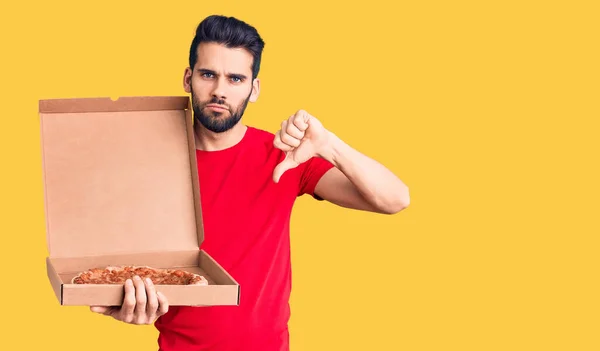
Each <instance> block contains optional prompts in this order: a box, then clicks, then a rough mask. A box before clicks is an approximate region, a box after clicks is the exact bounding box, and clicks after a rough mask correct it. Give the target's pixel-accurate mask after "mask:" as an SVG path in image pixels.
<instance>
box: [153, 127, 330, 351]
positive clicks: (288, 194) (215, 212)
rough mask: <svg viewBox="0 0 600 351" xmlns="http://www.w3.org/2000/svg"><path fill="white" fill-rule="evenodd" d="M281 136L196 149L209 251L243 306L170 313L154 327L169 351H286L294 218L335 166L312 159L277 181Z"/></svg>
mask: <svg viewBox="0 0 600 351" xmlns="http://www.w3.org/2000/svg"><path fill="white" fill-rule="evenodd" d="M273 138H274V135H273V134H272V133H269V132H266V131H262V130H259V129H256V128H252V127H248V129H247V132H246V134H245V135H244V138H243V139H242V140H241V141H240V142H239V143H238V144H237V145H235V146H233V147H230V148H228V149H225V150H220V151H213V152H207V151H200V150H197V152H196V154H197V159H198V175H199V178H200V194H201V202H202V213H203V221H204V242H203V244H202V245H201V247H202V249H204V250H205V251H206V252H208V253H209V254H210V255H211V256H212V257H213V258H214V259H215V260H216V261H217V262H219V263H220V264H221V265H222V266H223V268H225V269H226V270H227V271H228V272H229V273H230V274H231V275H232V276H233V278H234V279H236V280H237V281H238V283H239V284H240V305H239V306H211V307H187V306H171V307H170V308H169V312H168V313H167V314H165V315H164V316H162V317H161V318H159V319H158V320H157V321H156V323H155V326H156V328H157V329H158V331H159V332H160V335H159V338H158V344H159V346H160V349H161V350H162V351H192V350H193V351H196V350H197V351H200V350H203V351H204V350H211V351H212V350H215V351H217V350H218V351H234V350H244V351H246V350H261V351H287V350H288V349H289V344H288V327H287V325H288V319H289V317H290V309H289V304H288V303H289V297H290V290H291V266H290V235H289V228H290V215H291V212H292V206H293V205H294V201H295V200H296V198H297V197H298V196H300V195H303V194H309V195H311V196H314V197H316V195H314V193H313V191H314V188H315V186H316V184H317V182H318V181H319V179H320V178H321V176H322V175H323V174H324V173H325V172H326V171H328V170H329V169H330V168H331V167H333V165H332V164H331V163H329V162H327V161H325V160H323V159H321V158H317V157H315V158H313V159H311V160H309V161H308V162H305V163H303V164H301V165H300V166H298V167H296V168H294V169H291V170H289V171H287V172H286V173H284V174H283V176H282V177H281V179H280V181H279V183H277V184H276V183H274V182H273V180H272V177H273V170H274V169H275V166H276V165H277V164H278V163H279V162H281V160H283V158H284V156H285V155H284V153H283V152H282V151H280V150H278V149H276V148H275V147H274V146H273Z"/></svg>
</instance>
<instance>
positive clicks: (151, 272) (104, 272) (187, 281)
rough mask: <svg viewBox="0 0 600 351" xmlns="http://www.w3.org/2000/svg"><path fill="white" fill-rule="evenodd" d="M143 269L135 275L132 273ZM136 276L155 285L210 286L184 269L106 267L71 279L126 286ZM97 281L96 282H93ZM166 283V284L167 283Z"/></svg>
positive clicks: (77, 282) (75, 281)
mask: <svg viewBox="0 0 600 351" xmlns="http://www.w3.org/2000/svg"><path fill="white" fill-rule="evenodd" d="M139 269H142V270H144V271H142V272H138V274H135V273H133V272H131V271H136V270H139ZM134 275H138V276H140V278H146V277H149V278H150V279H151V280H152V282H153V283H154V284H155V285H208V281H207V280H206V278H204V277H203V276H201V275H199V274H195V273H191V272H187V271H185V270H183V269H175V268H171V269H160V268H153V267H150V266H131V265H130V266H106V267H104V268H92V269H89V270H87V271H83V272H80V273H79V274H77V275H76V276H74V277H73V279H71V284H79V285H80V284H121V285H122V284H124V283H125V280H126V279H128V278H133V276H134ZM92 280H95V281H92ZM165 281H166V282H165Z"/></svg>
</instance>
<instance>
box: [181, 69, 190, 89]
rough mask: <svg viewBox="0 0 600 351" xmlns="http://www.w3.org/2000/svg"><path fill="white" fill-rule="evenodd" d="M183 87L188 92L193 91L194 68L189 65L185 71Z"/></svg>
mask: <svg viewBox="0 0 600 351" xmlns="http://www.w3.org/2000/svg"><path fill="white" fill-rule="evenodd" d="M183 89H184V90H185V92H186V93H191V92H192V70H191V69H190V68H189V67H187V68H186V69H185V72H184V73H183Z"/></svg>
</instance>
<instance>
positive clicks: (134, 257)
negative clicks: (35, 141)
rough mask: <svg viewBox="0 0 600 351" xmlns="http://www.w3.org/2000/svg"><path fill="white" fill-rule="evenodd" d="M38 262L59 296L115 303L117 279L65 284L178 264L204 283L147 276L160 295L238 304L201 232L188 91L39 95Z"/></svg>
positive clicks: (175, 301) (120, 292) (184, 301)
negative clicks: (82, 276) (93, 273)
mask: <svg viewBox="0 0 600 351" xmlns="http://www.w3.org/2000/svg"><path fill="white" fill-rule="evenodd" d="M39 113H40V127H41V144H42V145H41V146H42V165H43V181H44V200H45V203H44V204H45V215H46V234H47V243H48V252H49V257H47V258H46V269H47V274H48V279H49V282H50V284H51V285H52V289H53V290H54V293H55V294H56V297H57V299H58V301H59V302H60V304H61V305H71V306H92V305H103V306H118V305H121V304H122V302H123V296H124V287H123V285H118V284H104V285H94V284H72V283H71V280H72V279H73V277H74V276H75V275H76V274H78V273H79V272H81V271H85V270H88V269H91V268H96V267H98V268H103V267H106V266H119V265H133V266H150V267H153V268H178V269H182V270H185V271H188V272H191V273H197V274H200V275H202V276H203V277H204V278H206V279H207V280H208V285H155V288H156V290H158V291H160V292H162V293H163V294H164V295H165V296H166V298H167V300H168V301H169V304H170V305H172V306H176V305H187V306H213V305H238V304H239V295H240V287H239V284H238V283H237V282H236V281H235V280H234V279H233V277H232V276H230V274H229V273H228V272H226V271H225V270H224V269H223V268H222V267H221V266H220V265H219V263H218V262H216V261H215V260H214V259H213V258H212V257H211V256H210V255H209V254H208V253H206V252H205V251H204V250H202V249H201V244H202V241H203V239H204V232H203V223H202V211H201V201H200V184H199V181H198V174H197V168H196V167H197V164H196V152H195V150H196V148H195V142H194V134H193V124H192V112H191V107H190V102H189V98H188V97H122V98H120V99H117V100H112V99H110V98H81V99H52V100H41V101H40V102H39Z"/></svg>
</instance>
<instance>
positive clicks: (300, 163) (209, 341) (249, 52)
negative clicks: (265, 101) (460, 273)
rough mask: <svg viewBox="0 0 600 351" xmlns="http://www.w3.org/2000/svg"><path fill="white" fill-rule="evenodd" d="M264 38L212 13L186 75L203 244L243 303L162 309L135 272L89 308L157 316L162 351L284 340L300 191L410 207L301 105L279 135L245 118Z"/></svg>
mask: <svg viewBox="0 0 600 351" xmlns="http://www.w3.org/2000/svg"><path fill="white" fill-rule="evenodd" d="M263 47H264V42H263V40H262V39H261V37H260V36H259V34H258V33H257V31H256V29H254V28H253V27H251V26H249V25H248V24H246V23H244V22H242V21H240V20H237V19H235V18H232V17H224V16H210V17H208V18H206V19H205V20H203V21H202V22H201V23H200V24H199V26H198V28H197V31H196V36H195V38H194V40H193V42H192V45H191V48H190V57H189V67H188V68H187V69H186V70H185V74H184V79H183V85H184V88H185V91H186V92H188V93H190V94H191V95H192V102H193V110H194V118H195V123H194V129H195V137H196V153H197V159H198V175H199V178H200V187H201V190H200V191H201V199H202V200H201V201H202V211H203V219H204V229H205V239H204V242H203V244H202V248H203V249H204V250H206V251H207V252H208V253H209V254H210V255H212V256H213V257H214V258H215V259H216V260H217V261H218V262H219V263H220V264H221V265H222V266H223V267H224V268H225V269H226V270H227V271H229V272H230V273H231V274H232V276H233V277H234V278H235V279H236V280H237V281H238V282H239V283H240V285H241V290H242V294H241V300H240V305H239V306H214V307H184V306H171V307H170V308H169V305H168V301H167V299H166V298H165V297H164V296H163V295H161V294H160V293H158V294H157V293H156V291H155V289H154V287H153V286H152V284H151V283H145V282H142V281H140V280H136V279H134V280H133V282H128V283H127V284H126V285H125V299H124V302H123V305H122V306H121V307H118V308H115V307H92V308H91V309H92V311H94V312H98V313H103V314H106V315H110V316H112V317H114V318H115V319H117V320H120V321H124V322H127V323H133V324H150V323H155V326H156V328H157V329H158V331H159V332H160V336H159V338H158V344H159V347H160V350H163V351H190V350H215V351H216V350H218V351H233V350H261V351H283V350H288V349H289V340H288V338H289V337H288V319H289V317H290V309H289V304H288V302H289V297H290V289H291V274H290V236H289V226H290V216H291V211H292V207H293V205H294V201H295V199H296V198H297V197H298V196H301V195H303V194H308V195H311V196H313V197H314V198H316V199H318V200H327V201H329V202H331V203H333V204H337V205H339V206H343V207H346V208H352V209H358V210H365V211H372V212H378V213H385V214H392V213H396V212H399V211H400V210H402V209H404V208H405V207H406V206H408V203H409V193H408V189H407V187H406V185H405V184H404V183H403V182H402V181H400V179H398V178H397V177H396V176H395V175H394V174H392V173H391V172H390V171H389V170H388V169H387V168H385V167H384V166H382V165H381V164H379V163H377V162H376V161H374V160H372V159H370V158H368V157H366V156H364V155H363V154H361V153H359V152H358V151H356V150H354V149H353V148H351V147H350V146H348V145H347V144H345V143H344V142H343V141H342V140H340V139H339V138H338V137H337V136H336V135H335V134H333V133H332V132H330V131H329V130H327V129H326V128H325V127H324V126H323V124H321V122H320V121H319V120H318V119H317V118H316V117H314V116H312V115H310V114H309V113H308V112H306V111H303V110H299V111H297V112H295V113H294V114H292V115H291V116H290V117H289V118H286V119H284V120H283V122H282V123H281V129H280V130H279V131H278V132H277V133H276V134H271V133H269V132H266V131H263V130H260V129H257V128H253V127H249V126H246V125H244V124H243V123H241V122H240V120H241V118H242V116H243V114H244V110H245V109H246V106H247V104H248V102H255V101H256V100H257V98H258V95H259V91H260V81H259V79H258V72H259V68H260V61H261V55H262V50H263ZM157 318H158V319H157Z"/></svg>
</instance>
